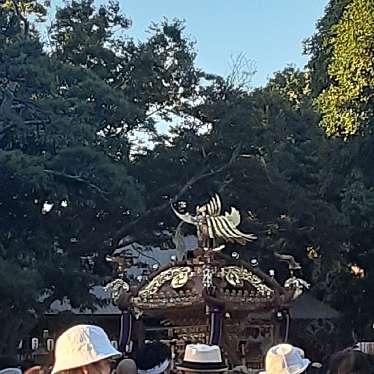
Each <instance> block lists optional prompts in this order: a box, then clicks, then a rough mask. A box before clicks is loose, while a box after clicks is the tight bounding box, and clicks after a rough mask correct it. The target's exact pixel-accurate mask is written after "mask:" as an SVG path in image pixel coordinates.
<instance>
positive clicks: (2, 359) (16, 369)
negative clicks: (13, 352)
mask: <svg viewBox="0 0 374 374" xmlns="http://www.w3.org/2000/svg"><path fill="white" fill-rule="evenodd" d="M0 374H22V370H21V369H20V364H19V362H18V360H17V359H16V358H15V357H13V356H0Z"/></svg>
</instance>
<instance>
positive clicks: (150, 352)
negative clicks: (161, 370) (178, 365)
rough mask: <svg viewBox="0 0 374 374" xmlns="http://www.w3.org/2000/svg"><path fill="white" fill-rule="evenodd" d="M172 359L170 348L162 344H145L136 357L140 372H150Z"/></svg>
mask: <svg viewBox="0 0 374 374" xmlns="http://www.w3.org/2000/svg"><path fill="white" fill-rule="evenodd" d="M170 358H171V351H170V348H169V347H168V346H167V345H166V344H163V343H161V342H153V343H147V344H145V345H144V346H143V347H142V348H141V349H140V350H139V351H138V353H137V355H136V366H137V367H138V369H140V370H149V369H152V368H154V367H155V366H158V365H160V364H161V363H163V362H164V361H165V360H167V359H169V360H170Z"/></svg>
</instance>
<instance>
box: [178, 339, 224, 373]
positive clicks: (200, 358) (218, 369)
mask: <svg viewBox="0 0 374 374" xmlns="http://www.w3.org/2000/svg"><path fill="white" fill-rule="evenodd" d="M177 369H178V370H181V371H183V372H184V373H188V374H216V373H223V372H226V371H227V369H228V368H227V366H226V365H225V364H224V362H223V360H222V355H221V350H220V348H219V347H218V345H207V344H188V345H187V346H186V349H185V352H184V358H183V361H182V363H181V364H179V365H177Z"/></svg>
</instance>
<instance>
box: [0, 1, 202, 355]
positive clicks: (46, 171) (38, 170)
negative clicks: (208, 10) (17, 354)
mask: <svg viewBox="0 0 374 374" xmlns="http://www.w3.org/2000/svg"><path fill="white" fill-rule="evenodd" d="M34 14H35V13H31V14H30V12H28V13H27V14H24V13H22V12H21V3H20V2H16V1H14V2H12V3H11V4H10V5H9V4H8V3H7V6H6V7H2V8H1V9H0V38H1V43H0V44H1V45H0V52H1V53H0V108H1V109H0V111H1V115H0V173H1V177H2V180H3V181H4V183H3V184H2V186H1V188H0V201H1V204H0V210H1V217H2V218H1V219H0V227H1V236H0V243H1V245H0V271H1V278H2V279H3V278H4V279H5V278H6V279H7V282H6V283H5V282H3V284H2V287H1V289H0V296H1V298H2V303H1V309H0V321H1V322H2V323H1V327H0V331H1V336H2V337H3V340H2V344H1V345H0V351H1V352H5V351H7V350H8V351H11V350H14V349H16V347H17V344H18V341H19V340H20V339H21V338H22V337H23V336H25V334H26V333H27V332H28V331H29V330H30V328H31V327H32V326H33V324H34V323H35V322H36V321H37V319H38V318H40V317H41V316H43V314H44V313H45V312H46V311H47V310H48V308H49V305H50V304H51V303H52V302H53V301H54V300H56V299H59V300H62V299H63V298H68V299H69V300H70V303H71V305H72V306H73V307H80V308H85V307H90V308H94V307H95V302H97V300H95V298H94V296H93V295H92V294H90V292H89V290H90V288H91V287H92V286H93V285H94V284H97V283H98V282H100V281H102V280H103V279H105V276H107V275H108V270H109V269H108V268H107V267H106V266H105V265H104V254H107V253H109V252H110V251H111V249H112V246H113V240H114V239H113V238H114V237H115V236H116V233H117V232H118V231H119V230H120V228H121V227H122V226H123V225H124V223H127V222H129V221H132V220H135V219H136V218H137V217H138V216H139V215H140V213H141V212H142V210H143V209H144V198H143V196H142V194H143V192H144V190H143V186H142V185H141V184H140V183H139V182H138V181H137V180H136V179H134V178H133V177H132V176H131V175H130V173H129V170H130V169H131V157H130V155H131V152H132V149H133V147H134V144H133V143H132V141H131V139H130V135H131V134H133V133H134V132H136V131H148V132H154V131H155V130H154V124H155V119H154V117H153V115H154V114H155V113H157V114H160V115H162V116H163V117H164V118H167V116H168V115H169V114H170V113H172V112H173V111H174V110H177V108H178V107H180V106H181V105H182V103H183V101H184V100H186V99H187V98H188V97H189V95H190V94H191V93H192V92H193V91H194V80H195V79H196V78H195V76H196V74H197V73H196V71H195V70H194V68H193V59H194V54H193V51H192V49H191V48H192V47H191V45H190V44H189V43H188V42H187V41H186V40H185V39H184V37H183V35H182V28H183V26H182V24H180V23H178V22H177V23H172V24H167V23H166V22H165V23H163V24H162V25H161V26H159V27H156V26H155V27H154V34H153V36H152V37H151V38H150V39H149V40H148V41H146V42H145V43H139V44H135V43H134V42H132V41H131V40H130V41H128V42H127V41H126V40H125V38H123V37H122V36H121V35H122V34H121V33H119V34H118V35H119V36H118V37H117V36H116V35H117V34H115V33H114V28H116V29H117V28H120V30H122V31H123V32H124V31H125V30H126V28H127V27H128V26H129V22H128V20H127V19H125V18H124V17H123V16H122V15H121V14H120V12H119V8H118V6H117V5H115V4H109V5H108V6H101V7H100V8H99V9H98V10H96V9H95V8H94V6H93V2H92V1H81V2H73V3H72V4H70V5H67V6H66V7H65V8H62V9H60V10H59V11H58V12H57V14H56V19H55V23H54V25H53V26H52V29H51V34H50V39H51V41H52V50H50V51H49V50H48V52H47V51H46V49H45V48H44V46H43V44H42V43H41V41H40V37H39V35H38V33H37V31H36V28H35V27H34V25H33V23H32V22H31V20H32V17H33V15H34ZM82 19H83V20H84V22H83V23H82V22H79V20H82ZM117 31H118V30H117ZM77 51H79V53H77ZM137 76H142V77H143V78H144V80H140V79H137ZM178 87H180V89H179V88H178ZM177 88H178V89H177ZM161 103H166V105H165V106H162V105H161ZM168 113H169V114H168ZM87 259H88V262H87Z"/></svg>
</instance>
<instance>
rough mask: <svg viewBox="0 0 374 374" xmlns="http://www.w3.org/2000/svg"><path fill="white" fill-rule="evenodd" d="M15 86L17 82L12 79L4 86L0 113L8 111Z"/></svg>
mask: <svg viewBox="0 0 374 374" xmlns="http://www.w3.org/2000/svg"><path fill="white" fill-rule="evenodd" d="M16 88H17V83H16V82H14V81H9V82H8V83H7V85H6V87H5V90H4V96H3V101H2V103H1V105H0V113H2V114H6V113H8V112H9V111H10V109H11V106H12V103H13V100H14V96H15V92H16Z"/></svg>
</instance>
